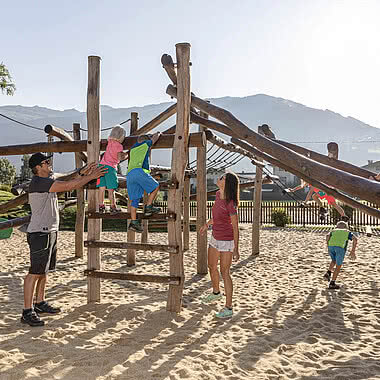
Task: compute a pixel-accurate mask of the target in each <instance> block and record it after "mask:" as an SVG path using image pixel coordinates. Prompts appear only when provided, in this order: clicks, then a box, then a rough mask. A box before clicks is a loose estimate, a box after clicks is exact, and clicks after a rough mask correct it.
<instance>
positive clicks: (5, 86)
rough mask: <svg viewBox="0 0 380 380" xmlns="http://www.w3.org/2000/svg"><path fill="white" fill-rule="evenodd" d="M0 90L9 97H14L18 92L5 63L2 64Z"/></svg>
mask: <svg viewBox="0 0 380 380" xmlns="http://www.w3.org/2000/svg"><path fill="white" fill-rule="evenodd" d="M0 89H1V92H2V93H3V94H4V92H5V93H6V94H7V95H13V94H14V92H15V90H16V86H15V85H14V84H13V81H12V77H11V74H9V71H8V69H7V68H6V66H5V65H4V63H3V62H1V63H0Z"/></svg>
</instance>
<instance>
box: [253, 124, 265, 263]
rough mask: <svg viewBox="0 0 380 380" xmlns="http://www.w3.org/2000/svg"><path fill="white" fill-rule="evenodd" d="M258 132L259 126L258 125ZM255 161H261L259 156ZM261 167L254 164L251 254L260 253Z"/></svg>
mask: <svg viewBox="0 0 380 380" xmlns="http://www.w3.org/2000/svg"><path fill="white" fill-rule="evenodd" d="M258 130H259V133H260V127H258ZM257 161H259V162H262V160H261V159H260V158H258V159H257ZM262 179H263V169H262V168H261V167H260V166H259V165H256V176H255V191H254V192H253V194H254V205H253V223H252V255H258V254H259V253H260V222H261V198H262V194H261V193H262V191H261V189H262V183H263V181H262Z"/></svg>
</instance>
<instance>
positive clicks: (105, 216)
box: [87, 211, 176, 221]
mask: <svg viewBox="0 0 380 380" xmlns="http://www.w3.org/2000/svg"><path fill="white" fill-rule="evenodd" d="M87 217H88V219H123V220H126V219H130V218H131V213H130V212H117V213H100V212H93V211H88V212H87ZM137 219H140V220H145V219H147V220H173V221H175V220H176V214H175V213H173V212H168V213H167V214H155V215H151V216H144V214H143V213H142V212H141V213H137Z"/></svg>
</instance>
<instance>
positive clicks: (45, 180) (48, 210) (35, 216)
mask: <svg viewBox="0 0 380 380" xmlns="http://www.w3.org/2000/svg"><path fill="white" fill-rule="evenodd" d="M53 182H54V178H53V177H38V176H36V175H35V176H34V177H33V178H32V181H31V182H30V185H29V204H30V208H31V209H32V217H31V219H30V223H29V226H28V229H27V232H51V231H58V226H59V211H58V197H57V193H49V190H50V187H51V185H52V184H53Z"/></svg>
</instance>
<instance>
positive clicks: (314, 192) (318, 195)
mask: <svg viewBox="0 0 380 380" xmlns="http://www.w3.org/2000/svg"><path fill="white" fill-rule="evenodd" d="M306 186H309V188H310V189H309V192H308V193H307V195H306V199H305V203H307V202H308V201H309V200H310V198H313V200H314V201H315V202H316V203H317V205H318V206H319V217H320V219H321V221H323V220H325V215H326V214H327V210H326V209H325V208H324V207H323V204H322V202H321V199H326V201H327V203H328V204H329V205H331V206H333V207H334V208H335V209H336V211H338V213H339V215H340V216H341V218H342V220H345V221H347V220H348V217H347V215H346V214H345V212H344V210H343V208H342V207H340V206H339V205H338V203H337V202H336V199H335V198H334V197H333V196H331V195H327V194H326V193H325V192H324V191H322V190H320V189H318V188H316V187H314V186H311V185H309V184H308V183H307V182H305V181H304V180H303V179H301V184H300V185H298V186H297V187H295V188H293V189H285V190H284V192H285V193H292V192H294V191H297V190H300V189H303V188H305V187H306Z"/></svg>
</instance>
